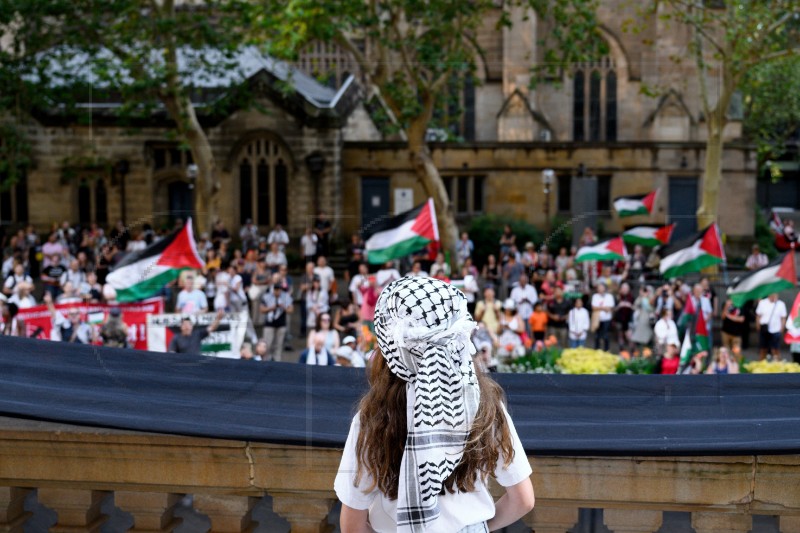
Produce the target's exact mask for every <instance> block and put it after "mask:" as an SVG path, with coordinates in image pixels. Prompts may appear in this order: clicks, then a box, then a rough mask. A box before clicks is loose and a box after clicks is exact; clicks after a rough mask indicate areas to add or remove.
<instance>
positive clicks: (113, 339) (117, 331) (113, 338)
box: [100, 307, 128, 348]
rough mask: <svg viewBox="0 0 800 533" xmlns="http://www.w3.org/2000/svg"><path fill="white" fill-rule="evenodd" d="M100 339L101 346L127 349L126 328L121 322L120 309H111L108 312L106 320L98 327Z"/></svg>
mask: <svg viewBox="0 0 800 533" xmlns="http://www.w3.org/2000/svg"><path fill="white" fill-rule="evenodd" d="M100 339H101V340H102V341H103V346H107V347H111V348H127V347H128V326H127V325H126V324H125V322H123V321H122V309H120V308H119V307H112V308H111V310H110V311H109V312H108V318H107V319H106V321H105V322H104V323H103V325H102V326H101V327H100Z"/></svg>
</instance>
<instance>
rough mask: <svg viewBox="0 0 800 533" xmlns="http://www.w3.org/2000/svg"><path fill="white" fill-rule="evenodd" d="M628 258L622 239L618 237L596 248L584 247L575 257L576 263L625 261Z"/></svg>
mask: <svg viewBox="0 0 800 533" xmlns="http://www.w3.org/2000/svg"><path fill="white" fill-rule="evenodd" d="M627 256H628V252H627V250H625V243H624V242H622V237H616V238H614V239H611V240H609V241H604V242H601V243H599V244H595V245H594V246H582V247H581V248H580V249H579V250H578V253H577V254H576V255H575V262H576V263H579V262H581V261H624V260H625V258H626V257H627Z"/></svg>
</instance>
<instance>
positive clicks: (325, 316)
mask: <svg viewBox="0 0 800 533" xmlns="http://www.w3.org/2000/svg"><path fill="white" fill-rule="evenodd" d="M338 348H339V334H338V333H336V330H335V329H332V320H331V314H330V313H328V312H324V313H321V314H320V315H319V317H318V319H317V323H316V324H315V326H314V330H313V331H312V332H311V333H309V334H308V344H307V347H306V349H305V350H304V351H303V353H301V354H300V360H299V361H298V362H299V363H300V364H306V365H333V364H336V360H335V359H334V354H335V353H336V350H337V349H338Z"/></svg>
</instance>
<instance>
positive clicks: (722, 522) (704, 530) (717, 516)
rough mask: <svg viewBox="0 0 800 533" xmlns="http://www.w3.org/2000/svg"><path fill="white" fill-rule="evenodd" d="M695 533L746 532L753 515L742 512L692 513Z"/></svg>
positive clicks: (751, 522)
mask: <svg viewBox="0 0 800 533" xmlns="http://www.w3.org/2000/svg"><path fill="white" fill-rule="evenodd" d="M692 527H693V528H694V530H695V532H696V533H748V532H749V531H750V529H751V528H752V527H753V517H752V516H751V515H749V514H742V513H706V512H701V513H692Z"/></svg>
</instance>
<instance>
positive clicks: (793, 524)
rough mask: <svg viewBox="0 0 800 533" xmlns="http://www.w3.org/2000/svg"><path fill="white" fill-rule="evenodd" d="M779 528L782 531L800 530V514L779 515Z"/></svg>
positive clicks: (782, 532) (787, 532)
mask: <svg viewBox="0 0 800 533" xmlns="http://www.w3.org/2000/svg"><path fill="white" fill-rule="evenodd" d="M778 520H779V522H778V529H780V532H781V533H793V532H795V531H800V516H779V517H778Z"/></svg>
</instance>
